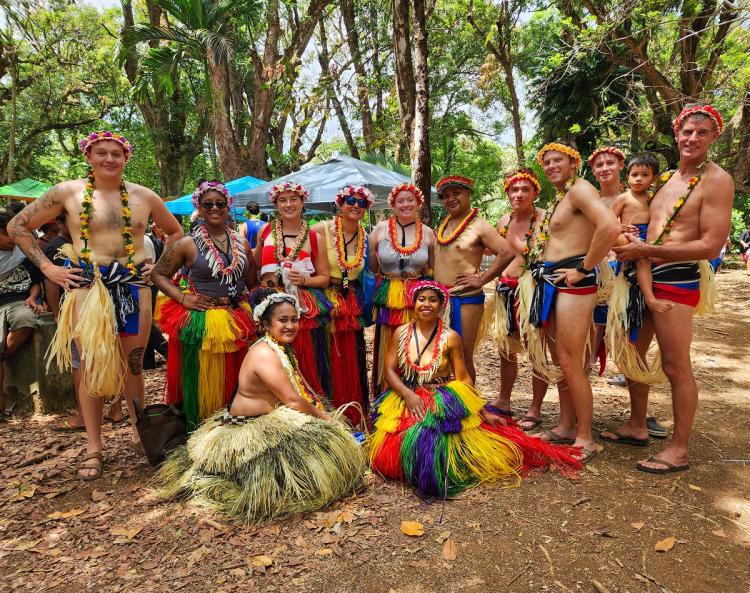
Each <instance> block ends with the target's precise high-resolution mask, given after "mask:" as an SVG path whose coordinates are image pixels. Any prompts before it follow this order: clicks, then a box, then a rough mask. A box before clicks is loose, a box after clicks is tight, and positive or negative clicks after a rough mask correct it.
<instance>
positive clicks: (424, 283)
mask: <svg viewBox="0 0 750 593" xmlns="http://www.w3.org/2000/svg"><path fill="white" fill-rule="evenodd" d="M427 289H430V290H434V291H435V292H437V293H438V294H439V295H440V300H441V303H440V309H441V310H442V309H445V308H446V307H447V306H448V304H449V303H450V300H451V296H450V293H449V292H448V288H447V287H445V286H444V285H443V284H440V282H435V281H434V280H419V281H418V282H412V283H411V284H410V285H409V288H408V289H407V293H408V296H409V305H410V306H411V307H413V306H414V301H415V299H416V298H417V293H418V292H421V291H423V290H427Z"/></svg>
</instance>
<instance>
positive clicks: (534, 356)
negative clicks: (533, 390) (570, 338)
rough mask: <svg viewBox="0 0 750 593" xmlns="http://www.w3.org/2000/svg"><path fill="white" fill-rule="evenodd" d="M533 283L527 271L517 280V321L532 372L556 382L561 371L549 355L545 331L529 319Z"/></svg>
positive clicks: (550, 381) (560, 375)
mask: <svg viewBox="0 0 750 593" xmlns="http://www.w3.org/2000/svg"><path fill="white" fill-rule="evenodd" d="M534 285H535V282H534V278H532V276H531V272H529V271H526V272H524V273H523V275H522V276H521V278H519V280H518V322H519V325H520V328H521V335H522V336H523V338H524V341H525V343H526V353H527V355H528V357H529V361H530V362H531V366H532V367H533V371H534V374H535V375H536V376H537V377H539V378H541V379H544V380H545V381H547V382H548V383H557V382H558V381H560V380H562V378H563V377H562V372H561V371H560V369H559V367H558V366H557V365H555V364H554V362H552V358H551V357H550V354H549V350H548V348H547V343H546V341H547V338H546V331H545V329H544V328H542V327H535V326H534V325H533V324H532V323H531V322H530V321H529V309H530V308H531V298H532V296H533V294H534Z"/></svg>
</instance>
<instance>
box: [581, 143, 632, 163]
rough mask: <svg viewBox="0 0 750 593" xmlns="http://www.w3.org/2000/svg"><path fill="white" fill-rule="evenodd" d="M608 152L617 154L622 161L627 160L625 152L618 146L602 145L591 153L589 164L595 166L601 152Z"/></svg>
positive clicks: (613, 154)
mask: <svg viewBox="0 0 750 593" xmlns="http://www.w3.org/2000/svg"><path fill="white" fill-rule="evenodd" d="M606 153H609V154H611V155H612V156H616V157H617V158H618V159H620V160H622V161H624V160H625V153H624V152H623V151H622V150H620V149H619V148H617V147H616V146H601V147H599V148H597V149H596V150H595V151H594V152H592V153H591V156H590V157H589V161H588V162H589V166H590V167H593V166H594V161H595V160H596V157H598V156H599V155H600V154H606Z"/></svg>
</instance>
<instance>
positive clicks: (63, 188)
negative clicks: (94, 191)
mask: <svg viewBox="0 0 750 593" xmlns="http://www.w3.org/2000/svg"><path fill="white" fill-rule="evenodd" d="M85 188H86V179H70V180H68V181H63V182H61V183H58V184H57V185H53V186H52V187H51V188H49V189H48V190H47V191H46V192H45V193H44V195H43V196H42V197H41V198H40V201H41V202H44V203H47V204H50V205H52V206H58V205H60V204H63V203H64V202H65V200H66V199H67V198H69V197H70V196H80V197H81V199H83V190H84V189H85Z"/></svg>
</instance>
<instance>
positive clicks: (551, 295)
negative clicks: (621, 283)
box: [529, 255, 599, 327]
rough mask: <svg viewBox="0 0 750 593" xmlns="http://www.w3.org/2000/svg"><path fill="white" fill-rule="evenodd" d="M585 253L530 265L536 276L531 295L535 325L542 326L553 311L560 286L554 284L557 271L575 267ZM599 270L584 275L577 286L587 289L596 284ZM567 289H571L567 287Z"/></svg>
mask: <svg viewBox="0 0 750 593" xmlns="http://www.w3.org/2000/svg"><path fill="white" fill-rule="evenodd" d="M584 257H585V256H583V255H574V256H572V257H567V258H565V259H563V260H560V261H556V262H555V261H546V262H543V263H542V262H534V263H532V264H531V265H530V270H531V276H532V278H534V282H535V287H534V294H533V296H532V297H531V305H530V310H529V321H530V322H531V324H532V325H534V327H542V326H543V325H544V324H545V323H546V322H547V321H548V320H549V317H550V314H551V313H552V307H553V306H554V305H555V297H556V296H557V289H558V286H557V285H556V284H554V280H555V277H556V276H557V274H556V273H555V272H556V271H557V270H560V269H563V268H575V267H576V266H577V265H578V264H579V263H581V262H582V261H583V258H584ZM598 274H599V272H598V270H597V269H596V268H594V269H593V270H592V271H591V272H590V273H589V274H588V276H584V277H583V278H582V279H581V280H579V281H578V282H576V284H575V288H580V289H585V288H589V287H591V286H594V285H595V284H596V283H597V282H598V280H599V276H598ZM565 288H566V290H571V289H570V288H569V287H567V286H566V287H565Z"/></svg>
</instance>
